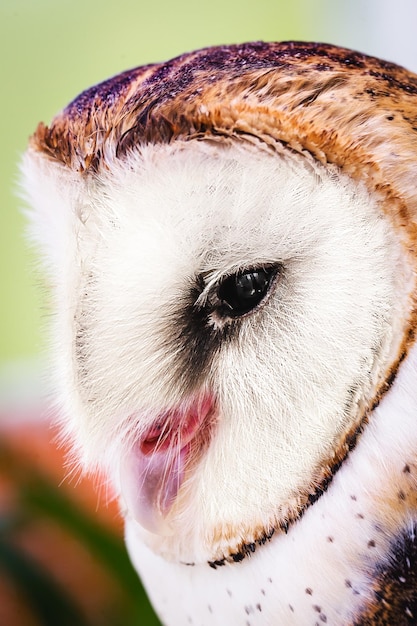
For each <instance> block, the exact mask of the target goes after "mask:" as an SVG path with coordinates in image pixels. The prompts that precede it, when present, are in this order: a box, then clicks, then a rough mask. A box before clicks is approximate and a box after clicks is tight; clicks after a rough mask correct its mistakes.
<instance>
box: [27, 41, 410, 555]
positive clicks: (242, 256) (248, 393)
mask: <svg viewBox="0 0 417 626" xmlns="http://www.w3.org/2000/svg"><path fill="white" fill-rule="evenodd" d="M416 94H417V78H416V76H414V75H412V74H410V73H408V72H406V71H405V70H403V69H401V68H399V67H397V66H394V65H392V64H390V63H385V62H382V61H378V60H376V59H373V58H370V57H367V56H365V55H361V54H358V53H354V52H351V51H347V50H344V49H341V48H336V47H333V46H327V45H321V44H305V43H302V44H301V43H281V44H272V43H271V44H264V43H253V44H246V45H238V46H227V47H219V48H210V49H206V50H201V51H198V52H195V53H191V54H185V55H183V56H181V57H179V58H176V59H174V60H172V61H169V62H167V63H162V64H157V65H149V66H145V67H140V68H137V69H134V70H131V71H128V72H125V73H123V74H120V75H119V76H116V77H115V78H112V79H110V80H108V81H106V82H104V83H102V84H100V85H98V86H96V87H93V88H91V89H89V90H87V91H85V92H84V93H82V94H81V95H80V96H78V98H76V99H75V100H74V101H73V102H72V103H71V104H69V105H68V106H67V107H66V108H65V109H64V110H63V111H62V112H61V113H60V114H58V115H57V117H56V118H55V119H54V120H53V121H52V123H51V125H50V126H49V127H47V126H45V125H43V124H40V125H39V126H38V128H37V130H36V132H35V134H34V135H33V137H32V138H31V142H30V147H29V149H28V151H27V153H26V155H25V159H24V163H23V176H24V185H25V188H26V191H27V195H28V197H29V199H30V203H31V205H32V207H33V209H32V213H31V233H32V236H33V238H34V239H35V240H36V242H37V243H38V244H39V245H40V247H41V249H42V251H43V255H44V258H45V264H46V267H47V269H48V276H49V280H50V283H51V293H52V296H51V307H52V310H53V312H54V315H53V322H52V338H53V353H54V362H53V371H54V378H55V380H56V385H57V390H58V395H59V402H60V407H61V413H62V416H63V417H62V424H63V428H64V431H65V433H66V435H67V437H69V438H70V440H71V442H72V445H73V449H74V453H75V455H76V457H77V458H78V459H79V461H80V463H81V464H82V466H83V467H84V468H86V469H87V470H91V471H94V470H96V469H100V470H102V471H104V472H105V473H106V474H107V475H108V476H109V478H110V480H111V482H112V483H113V485H114V488H115V490H116V492H117V494H119V495H120V498H121V502H122V509H123V511H124V513H125V515H126V517H127V519H129V520H130V521H131V523H133V524H134V525H135V527H136V528H137V532H138V533H139V535H140V536H141V538H142V539H143V541H144V542H145V543H147V544H148V546H150V548H151V549H152V550H153V551H155V552H156V553H158V554H160V555H162V556H163V557H164V558H166V559H169V560H174V561H193V562H202V561H207V560H208V561H210V562H224V561H238V560H240V559H241V558H243V557H244V556H245V554H247V553H250V552H251V551H252V550H253V549H254V548H253V547H254V546H255V545H259V544H261V543H262V542H265V541H266V540H268V539H270V538H271V537H272V535H273V534H274V533H275V537H276V536H277V535H280V534H282V533H286V532H287V531H288V529H289V528H291V527H292V525H294V524H296V523H297V521H299V520H300V519H301V517H302V516H303V515H304V513H305V512H306V511H307V509H309V508H310V507H314V506H315V504H316V503H317V502H318V501H319V500H320V499H321V498H322V497H324V494H325V493H326V491H329V490H331V489H332V484H333V480H334V477H335V475H336V474H337V473H338V472H339V471H341V468H343V467H345V466H346V464H348V463H350V462H351V460H352V458H353V455H354V453H355V449H356V446H357V445H358V443H359V442H360V441H361V440H362V439H363V438H364V437H365V436H366V433H367V431H368V429H369V428H370V427H371V425H372V423H373V421H375V420H376V417H375V408H376V407H377V406H378V404H379V403H380V402H381V401H382V400H383V399H384V397H385V395H386V394H387V393H389V391H390V388H391V387H392V385H393V384H394V383H395V380H396V375H397V372H398V371H399V370H400V369H401V364H402V362H403V361H404V360H406V357H407V355H408V353H409V352H410V350H411V347H412V344H413V341H414V329H415V327H416V294H417V291H416V266H417V248H416V243H417V194H416V183H415V163H416V154H417V107H416ZM399 430H401V424H399ZM395 437H396V434H395V429H394V431H393V442H394V443H393V445H394V447H395V445H398V446H400V444H399V443H397V444H396V443H395V441H396V439H395ZM384 462H386V460H385V461H381V465H382V464H383V463H384ZM387 515H388V516H389V515H390V512H389V511H388V512H387Z"/></svg>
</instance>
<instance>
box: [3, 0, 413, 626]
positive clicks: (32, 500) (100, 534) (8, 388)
mask: <svg viewBox="0 0 417 626" xmlns="http://www.w3.org/2000/svg"><path fill="white" fill-rule="evenodd" d="M416 24H417V3H416V2H415V0H397V1H396V2H395V4H394V5H392V3H391V2H388V0H367V1H366V2H364V1H363V0H350V1H349V2H344V1H343V0H291V1H289V0H256V2H255V1H250V0H211V1H210V2H207V1H205V2H202V1H201V0H200V1H199V0H194V1H192V0H176V2H172V0H159V1H156V2H141V1H140V0H136V1H135V0H118V1H117V2H115V1H109V0H58V1H57V0H0V52H1V57H0V58H1V64H0V75H1V81H0V86H1V87H0V92H1V98H0V109H1V115H0V124H1V132H0V137H1V151H0V181H1V184H0V268H1V269H0V624H7V625H8V626H32V625H33V626H39V625H42V626H44V625H45V626H57V625H58V624H59V625H60V626H65V625H66V624H68V625H75V624H77V626H83V625H84V624H85V625H86V626H88V625H96V626H104V625H108V626H116V625H117V624H120V625H123V626H129V625H130V624H131V625H132V626H133V625H134V624H136V625H140V624H144V625H149V626H151V625H156V624H157V623H158V622H157V620H156V618H155V617H154V616H153V614H152V610H151V609H150V607H149V606H148V604H147V602H146V598H145V595H144V593H143V591H142V589H141V587H140V584H139V583H138V582H137V580H136V577H135V575H134V573H133V571H132V569H131V567H130V565H129V562H128V560H127V557H126V555H125V552H124V547H123V540H122V530H121V523H120V520H119V518H118V515H117V511H116V508H115V506H114V505H111V506H107V505H106V503H100V502H99V499H98V496H96V495H94V494H95V491H94V488H93V487H92V486H91V484H90V483H89V482H88V481H83V482H82V483H81V484H79V485H74V481H73V483H71V482H70V481H68V480H64V476H65V469H63V464H64V454H65V451H62V450H57V447H56V444H54V431H53V429H50V428H49V426H48V419H47V418H46V417H45V414H46V413H45V400H44V396H45V392H46V391H47V389H46V387H47V385H46V382H45V380H44V378H43V376H42V374H43V371H44V364H45V362H46V361H47V346H46V341H45V336H44V332H43V330H42V328H43V320H45V319H47V311H45V302H46V299H44V298H43V294H42V276H41V275H40V274H39V273H38V272H37V270H36V262H35V256H34V255H33V253H32V252H31V251H30V250H28V248H27V246H26V243H25V239H24V215H23V211H22V208H23V203H22V202H21V201H20V200H19V193H18V164H19V159H20V155H21V154H22V152H23V151H24V149H25V146H26V143H27V139H28V136H29V135H30V134H31V133H32V132H33V131H34V129H35V127H36V125H37V123H38V122H39V121H41V120H42V121H44V122H46V123H48V122H49V121H50V119H51V118H52V116H53V115H54V113H56V112H57V111H58V110H59V109H60V108H62V107H63V106H64V105H65V104H66V103H67V102H68V101H70V100H71V99H72V98H73V97H74V96H75V95H76V94H78V93H79V92H80V91H82V90H83V89H85V88H86V87H88V86H90V85H92V84H94V83H97V82H99V81H101V80H103V79H105V78H107V77H109V76H110V75H112V74H116V73H118V72H120V71H122V70H124V69H127V68H129V67H134V66H136V65H141V64H144V63H149V62H155V61H162V60H165V59H168V58H170V57H173V56H175V55H177V54H180V53H182V52H185V51H188V50H192V49H194V48H199V47H203V46H208V45H215V44H227V43H238V42H242V41H249V40H259V39H262V40H266V41H268V40H269V41H272V40H275V41H278V40H288V39H301V40H315V41H326V42H330V43H335V44H339V45H343V46H347V47H351V48H354V49H357V50H360V51H362V52H366V53H368V54H373V55H376V56H380V57H383V58H385V59H388V60H390V61H394V62H397V63H399V64H402V65H405V66H406V67H408V68H409V69H413V70H414V71H417V42H416V37H415V25H416Z"/></svg>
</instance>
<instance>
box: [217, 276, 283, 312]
mask: <svg viewBox="0 0 417 626" xmlns="http://www.w3.org/2000/svg"><path fill="white" fill-rule="evenodd" d="M278 271H279V268H278V267H277V266H270V267H257V268H251V269H247V270H244V271H241V272H237V273H236V274H232V275H231V276H227V278H225V279H224V280H222V282H221V283H220V284H219V286H218V288H217V297H218V299H219V300H220V302H221V312H222V313H223V314H224V315H227V316H229V317H241V316H242V315H245V314H246V313H249V312H250V311H252V310H253V309H255V308H256V307H257V306H258V304H259V303H260V302H262V300H263V299H264V298H265V296H266V295H267V293H268V291H269V288H270V286H271V284H272V283H273V281H274V278H275V277H276V275H277V274H278Z"/></svg>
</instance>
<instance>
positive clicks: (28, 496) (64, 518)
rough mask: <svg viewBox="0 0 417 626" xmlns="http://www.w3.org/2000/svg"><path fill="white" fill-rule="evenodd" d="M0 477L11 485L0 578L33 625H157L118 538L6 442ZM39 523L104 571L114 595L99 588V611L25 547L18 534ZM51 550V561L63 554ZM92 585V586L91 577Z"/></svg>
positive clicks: (0, 518) (0, 531)
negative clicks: (13, 591)
mask: <svg viewBox="0 0 417 626" xmlns="http://www.w3.org/2000/svg"><path fill="white" fill-rule="evenodd" d="M0 477H1V478H2V480H3V481H6V482H7V483H8V484H9V486H10V485H12V487H13V505H12V506H11V507H10V506H9V507H5V506H4V505H3V506H2V507H1V509H0V580H1V577H2V576H3V577H4V578H5V579H6V580H8V582H9V583H11V584H12V585H13V586H14V587H15V589H16V590H17V592H18V593H19V595H20V596H21V598H22V601H23V602H25V603H26V604H27V605H28V609H29V612H30V613H31V615H33V617H34V619H35V623H36V624H37V625H39V626H58V624H59V626H75V625H77V626H141V625H144V626H158V625H159V621H158V620H157V618H156V617H155V615H154V612H153V610H152V608H151V606H150V604H149V601H148V599H147V597H146V594H145V592H144V590H143V588H142V586H141V583H140V580H139V578H138V576H137V574H136V572H135V571H134V569H133V567H132V565H131V563H130V560H129V558H128V556H127V552H126V548H125V545H124V542H123V539H122V538H121V537H119V536H118V535H116V534H115V533H114V532H113V531H112V530H110V529H108V528H106V527H104V526H103V525H102V524H100V523H98V522H97V520H96V517H95V516H92V515H89V514H88V513H87V512H86V511H85V510H83V509H82V508H81V507H80V506H79V505H77V503H76V502H74V500H72V499H70V498H69V497H68V495H67V494H66V493H65V490H63V489H62V488H58V487H56V486H55V485H54V484H53V482H52V481H51V479H50V478H49V477H47V476H46V475H43V474H42V472H41V471H39V470H38V469H37V468H35V467H34V466H33V465H32V464H29V463H27V462H26V461H25V459H24V458H23V457H22V455H19V454H16V452H15V451H13V449H12V448H9V447H7V446H6V445H5V444H4V443H2V444H0ZM40 522H41V523H45V522H47V523H48V524H49V525H50V524H51V523H52V524H53V525H56V526H57V527H59V528H60V529H61V531H62V530H64V531H65V534H66V535H67V536H68V537H71V538H73V539H76V540H77V542H79V543H80V544H81V545H82V546H83V548H84V549H85V551H86V552H87V553H88V554H90V555H91V557H92V558H93V559H94V561H96V562H97V563H98V564H99V567H100V568H103V570H105V571H106V574H107V575H108V577H109V580H110V586H112V585H113V586H114V593H113V590H112V589H111V590H110V592H108V590H106V589H105V590H103V598H102V603H103V606H102V608H101V610H100V612H99V613H100V614H99V615H97V614H96V615H94V611H89V612H88V614H86V612H85V610H83V608H82V607H81V606H80V603H79V601H78V600H79V598H77V596H76V594H74V592H73V593H71V592H70V591H69V590H68V589H66V588H65V587H64V586H63V585H62V584H60V582H59V581H58V580H57V579H56V578H55V577H54V573H53V572H52V571H48V569H47V568H46V567H45V565H44V564H42V563H41V562H40V561H39V560H37V559H36V558H34V556H33V555H32V554H31V553H30V551H28V550H27V549H26V548H25V543H24V542H23V543H22V541H21V538H22V536H24V535H25V533H28V532H29V533H30V532H31V530H32V531H33V529H34V528H36V526H37V525H39V523H40ZM49 536H50V537H52V535H51V533H50V532H49ZM32 540H33V539H32ZM51 546H52V547H51ZM49 549H52V550H54V554H53V557H54V559H60V558H62V556H61V555H60V552H59V545H57V546H54V544H53V542H51V544H50V545H49ZM69 566H70V565H69ZM77 567H79V568H80V569H81V568H82V567H83V563H82V562H80V563H77ZM75 575H76V576H77V575H78V573H77V572H76V573H75ZM79 575H80V576H81V572H80V573H79ZM91 584H92V586H93V585H94V584H95V583H94V580H93V579H92V580H91ZM90 592H91V589H88V588H85V589H83V590H82V593H83V595H85V596H86V597H88V594H89V593H90ZM78 594H79V591H78ZM96 613H97V611H96ZM17 619H18V618H17ZM20 624H21V622H19V625H20ZM8 626H14V624H13V625H12V624H8Z"/></svg>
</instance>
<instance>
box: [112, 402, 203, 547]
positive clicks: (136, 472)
mask: <svg viewBox="0 0 417 626" xmlns="http://www.w3.org/2000/svg"><path fill="white" fill-rule="evenodd" d="M214 413H215V402H214V399H213V396H212V395H209V394H205V395H203V396H199V397H196V398H195V399H194V401H191V402H190V401H188V402H187V403H185V404H184V406H180V407H176V408H173V409H170V410H166V411H163V412H161V413H160V414H159V415H158V417H157V418H156V419H155V420H154V422H153V423H152V425H151V427H150V428H149V429H148V430H147V431H146V432H145V434H144V436H143V437H142V438H141V440H140V441H139V442H137V444H136V445H135V447H134V449H133V450H132V451H131V453H130V454H129V455H128V456H127V458H126V459H125V460H124V462H123V463H122V469H121V488H122V494H123V497H124V499H125V501H126V505H127V508H128V511H129V513H130V514H131V515H132V516H133V518H134V519H135V520H136V521H137V522H138V523H139V524H140V525H141V526H142V527H143V528H145V529H146V530H148V531H150V532H152V533H154V534H158V535H172V534H173V529H172V526H171V524H170V521H169V519H168V514H169V512H170V510H171V508H172V506H173V504H174V502H175V500H176V498H177V495H178V492H179V490H180V488H181V485H182V484H183V482H184V479H185V476H186V470H187V467H189V466H190V461H191V459H195V458H197V457H198V456H199V455H200V453H201V452H202V450H203V449H204V447H205V446H206V445H207V443H208V441H209V438H210V431H211V426H212V424H213V422H214Z"/></svg>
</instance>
